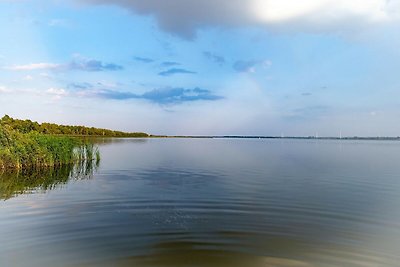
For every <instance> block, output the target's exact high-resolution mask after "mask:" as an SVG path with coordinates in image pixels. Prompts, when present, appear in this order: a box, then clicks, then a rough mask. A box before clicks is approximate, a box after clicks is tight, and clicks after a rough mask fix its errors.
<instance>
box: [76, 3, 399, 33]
mask: <svg viewBox="0 0 400 267" xmlns="http://www.w3.org/2000/svg"><path fill="white" fill-rule="evenodd" d="M76 1H80V2H83V3H86V4H94V5H101V4H108V5H117V6H120V7H123V8H126V9H128V10H130V11H132V12H133V13H135V14H142V15H152V16H154V17H155V18H156V19H157V22H158V24H159V26H160V28H161V29H162V30H164V31H167V32H170V33H173V34H176V35H179V36H182V37H184V38H187V39H190V38H193V37H194V36H195V33H196V30H197V29H198V28H201V27H210V26H222V27H236V26H252V25H256V26H262V27H267V28H269V29H272V30H276V29H278V30H279V29H289V30H296V31H318V32H320V31H334V32H337V31H340V32H343V31H348V30H354V29H368V28H369V27H370V26H371V25H372V24H377V23H386V22H391V21H398V19H399V15H400V1H396V0H351V1H349V0H302V1H296V0H168V1H165V0H146V1H143V0H76Z"/></svg>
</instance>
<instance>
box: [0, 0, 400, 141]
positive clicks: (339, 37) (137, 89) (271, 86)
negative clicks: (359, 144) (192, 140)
mask: <svg viewBox="0 0 400 267" xmlns="http://www.w3.org/2000/svg"><path fill="white" fill-rule="evenodd" d="M0 25H1V26H0V36H1V42H0V113H1V114H9V115H10V116H14V117H18V118H23V119H24V118H29V119H32V120H37V121H40V122H43V121H50V122H56V123H62V124H73V125H77V124H84V125H89V126H95V127H105V128H112V129H119V130H125V131H146V132H149V133H153V134H194V135H196V134H199V135H201V134H224V135H225V134H227V135H229V134H232V135H233V134H249V135H281V134H284V135H305V136H308V135H315V134H316V133H318V134H319V135H320V136H324V135H325V136H337V135H339V132H342V135H348V136H353V135H360V136H361V135H363V136H366V135H374V136H376V135H378V136H381V135H392V136H398V135H400V124H399V123H398V121H399V120H398V118H399V116H400V78H399V77H400V75H399V69H400V53H399V49H398V47H400V27H399V26H400V1H397V0H391V1H387V0H363V1H361V0H354V1H344V0H336V1H333V0H319V1H316V0H304V1H294V0H280V1H278V0H230V1H228V0H213V1H211V0H203V1H194V0H170V1H164V0H148V1H141V0H72V1H56V0H48V1H44V0H31V1H30V0H19V1H16V0H0Z"/></svg>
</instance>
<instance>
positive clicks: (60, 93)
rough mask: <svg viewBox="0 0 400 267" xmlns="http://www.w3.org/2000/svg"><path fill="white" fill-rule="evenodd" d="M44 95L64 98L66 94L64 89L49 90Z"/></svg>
mask: <svg viewBox="0 0 400 267" xmlns="http://www.w3.org/2000/svg"><path fill="white" fill-rule="evenodd" d="M46 93H48V94H50V95H56V96H66V95H67V94H68V93H67V91H65V89H62V88H53V87H52V88H49V89H48V90H47V91H46Z"/></svg>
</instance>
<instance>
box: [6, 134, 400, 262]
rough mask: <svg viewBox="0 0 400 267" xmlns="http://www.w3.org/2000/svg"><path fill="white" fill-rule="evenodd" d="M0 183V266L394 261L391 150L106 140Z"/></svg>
mask: <svg viewBox="0 0 400 267" xmlns="http://www.w3.org/2000/svg"><path fill="white" fill-rule="evenodd" d="M99 147H100V151H101V157H102V159H101V162H100V166H98V167H93V168H91V169H90V170H87V171H74V170H70V169H63V170H59V171H55V172H51V173H48V174H34V175H30V176H29V175H24V174H19V175H10V174H7V175H6V174H3V175H2V176H0V190H1V191H0V193H1V195H0V197H1V200H0V266H5V267H9V266H22V267H24V266H30V267H31V266H41V267H43V266H52V267H58V266H60V267H61V266H62V267H64V266H65V267H75V266H145V267H146V266H153V267H154V266H171V267H172V266H229V267H235V266H246V267H247V266H248V267H251V266H255V267H259V266H260V267H261V266H265V267H270V266H279V267H281V266H285V267H286V266H290V267H294V266H296V267H300V266H301V267H305V266H318V267H319V266H322V267H324V266H346V267H347V266H349V267H351V266H371V267H372V266H374V267H375V266H399V262H400V143H399V142H396V141H354V140H351V141H350V140H291V139H276V140H275V139H173V138H168V139H108V140H103V142H100V143H99Z"/></svg>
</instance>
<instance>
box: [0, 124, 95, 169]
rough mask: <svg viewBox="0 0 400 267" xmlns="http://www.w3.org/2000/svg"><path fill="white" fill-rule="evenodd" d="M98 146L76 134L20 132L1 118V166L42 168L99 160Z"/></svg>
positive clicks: (7, 167)
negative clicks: (71, 135) (69, 135)
mask: <svg viewBox="0 0 400 267" xmlns="http://www.w3.org/2000/svg"><path fill="white" fill-rule="evenodd" d="M96 149H97V148H95V147H94V145H93V144H90V143H85V142H83V141H81V140H79V139H76V138H72V137H67V136H54V135H45V134H41V133H38V132H36V131H28V132H27V133H24V132H19V131H17V130H15V129H13V128H12V127H11V126H10V125H9V124H3V123H1V122H0V169H6V170H9V169H41V168H48V167H54V166H62V165H66V164H72V163H75V162H82V161H93V160H95V161H99V158H98V159H97V158H96V157H99V153H98V152H96Z"/></svg>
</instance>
